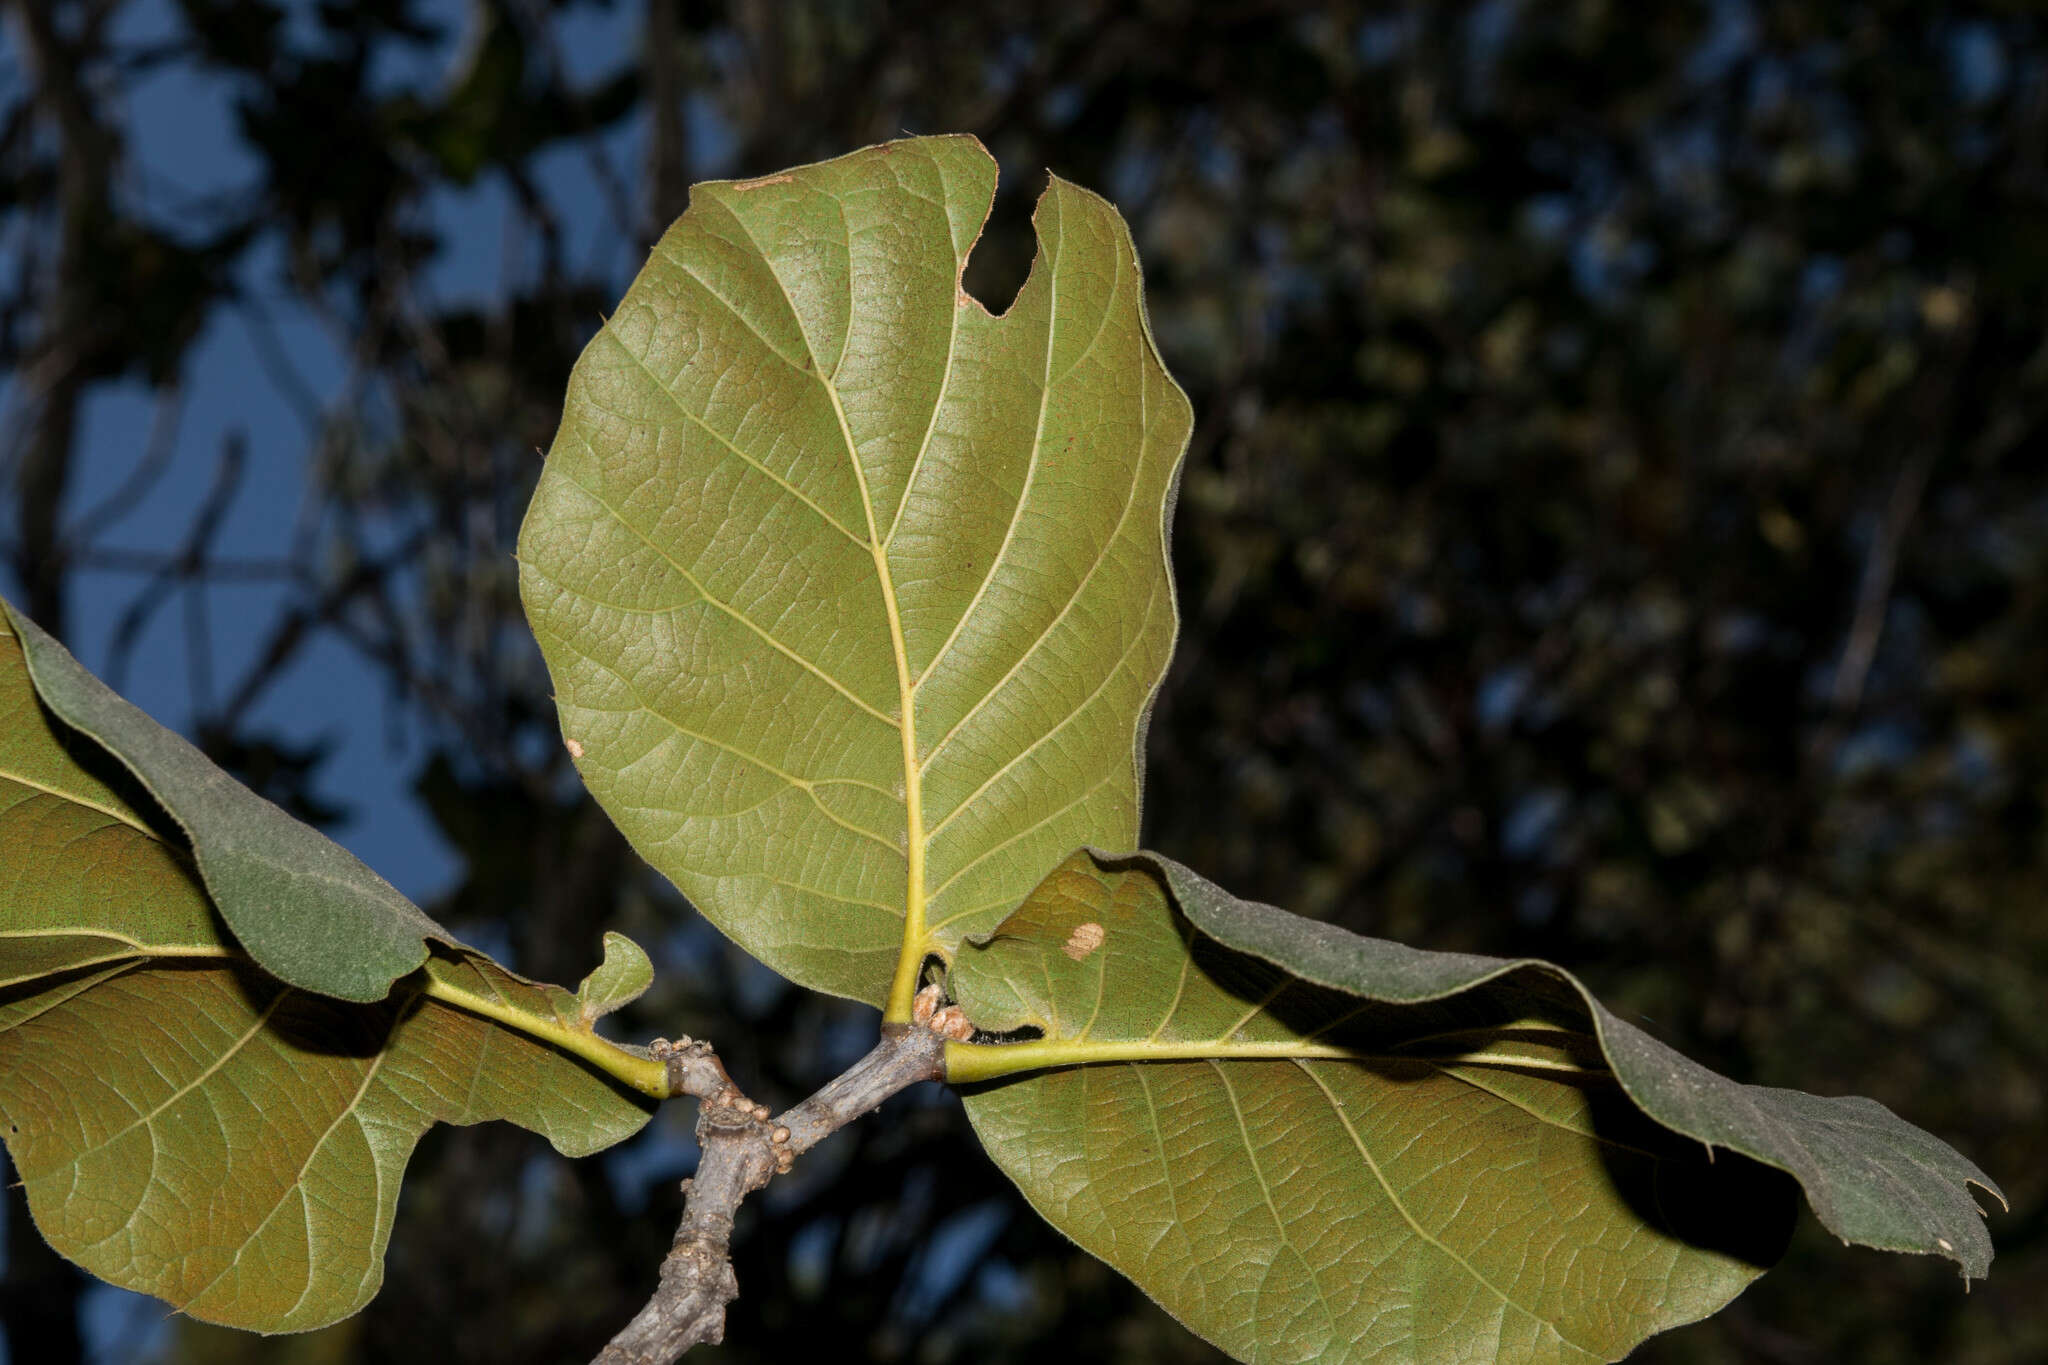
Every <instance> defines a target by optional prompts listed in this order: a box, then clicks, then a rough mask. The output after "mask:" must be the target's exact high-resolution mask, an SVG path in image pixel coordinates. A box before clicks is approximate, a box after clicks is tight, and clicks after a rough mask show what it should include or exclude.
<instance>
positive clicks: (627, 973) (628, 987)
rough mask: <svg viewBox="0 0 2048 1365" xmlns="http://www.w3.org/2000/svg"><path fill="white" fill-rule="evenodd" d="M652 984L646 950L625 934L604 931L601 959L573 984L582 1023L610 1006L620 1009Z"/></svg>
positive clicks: (651, 966) (589, 1022) (595, 1018)
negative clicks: (589, 972)
mask: <svg viewBox="0 0 2048 1365" xmlns="http://www.w3.org/2000/svg"><path fill="white" fill-rule="evenodd" d="M653 984H654V964H653V963H652V962H650V961H648V959H647V952H646V950H645V949H643V948H642V947H641V946H640V945H639V944H637V943H635V942H633V940H632V939H630V938H627V937H626V936H625V935H624V934H620V933H614V932H611V931H607V932H606V933H605V936H604V961H603V962H600V963H599V964H598V965H597V970H596V971H594V972H592V973H591V974H590V975H589V976H586V977H584V978H583V984H582V985H580V986H578V987H577V988H576V1004H577V1009H578V1013H579V1016H580V1018H581V1020H582V1022H583V1025H584V1027H586V1028H588V1027H589V1026H590V1025H592V1024H594V1023H596V1022H597V1021H598V1020H599V1019H600V1018H602V1017H603V1016H605V1015H607V1014H610V1013H611V1012H612V1011H613V1010H616V1009H623V1008H625V1007H626V1006H627V1005H630V1004H632V1003H633V1002H634V1001H635V1000H638V999H639V998H640V997H641V996H643V995H645V994H647V988H648V987H649V986H651V985H653Z"/></svg>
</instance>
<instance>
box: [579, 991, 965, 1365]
mask: <svg viewBox="0 0 2048 1365" xmlns="http://www.w3.org/2000/svg"><path fill="white" fill-rule="evenodd" d="M944 1048H945V1039H944V1037H943V1036H941V1033H940V1032H938V1031H935V1030H934V1029H933V1028H931V1027H926V1026H922V1025H917V1024H913V1025H908V1026H902V1025H895V1026H885V1027H884V1028H883V1030H882V1039H881V1041H880V1042H878V1043H876V1044H875V1046H874V1050H873V1051H871V1052H869V1053H868V1055H867V1056H865V1057H863V1058H861V1059H860V1060H859V1061H858V1062H855V1063H854V1064H853V1065H852V1066H851V1067H849V1068H847V1069H846V1070H845V1071H844V1072H842V1073H841V1074H840V1075H839V1076H837V1077H835V1078H834V1079H833V1080H831V1081H829V1082H827V1083H826V1085H825V1086H824V1087H823V1088H822V1089H821V1090H819V1091H818V1093H817V1094H815V1095H813V1096H811V1097H810V1098H809V1099H807V1100H805V1101H804V1102H803V1103H802V1104H799V1105H798V1106H796V1107H795V1108H794V1109H791V1110H789V1111H788V1112H787V1113H784V1114H780V1115H777V1116H775V1117H773V1118H771V1117H769V1114H768V1108H767V1106H766V1105H759V1104H755V1103H754V1102H753V1101H752V1100H749V1099H748V1098H747V1097H746V1096H745V1095H743V1094H741V1093H740V1089H739V1087H738V1086H736V1085H734V1084H733V1083H732V1078H731V1077H730V1076H728V1075H726V1072H725V1067H724V1066H723V1065H722V1064H721V1063H720V1062H719V1060H718V1056H717V1054H716V1053H714V1052H713V1051H712V1050H711V1045H710V1044H709V1043H701V1042H692V1041H690V1040H689V1039H684V1040H683V1041H682V1042H681V1043H679V1044H670V1043H665V1042H661V1041H659V1040H657V1042H656V1043H655V1045H654V1053H655V1055H656V1056H657V1057H661V1058H664V1059H665V1060H666V1061H667V1062H668V1074H669V1089H670V1091H671V1092H672V1093H674V1094H678V1095H694V1096H696V1097H697V1100H698V1111H697V1141H698V1144H699V1147H700V1149H701V1152H702V1155H701V1156H700V1157H699V1158H698V1161H697V1173H696V1175H695V1176H694V1177H692V1178H691V1179H689V1180H686V1181H684V1182H683V1193H684V1203H683V1221H682V1225H681V1226H680V1227H678V1228H677V1229H676V1239H675V1243H674V1245H673V1246H672V1247H671V1248H670V1249H669V1253H668V1255H667V1257H666V1258H664V1259H663V1261H662V1263H661V1282H660V1284H659V1285H657V1286H656V1288H655V1291H654V1297H653V1298H651V1299H649V1300H648V1301H647V1305H646V1306H645V1307H644V1308H642V1309H641V1310H640V1311H639V1313H637V1314H636V1315H634V1318H633V1320H632V1321H631V1322H629V1323H627V1324H626V1326H625V1328H624V1330H622V1331H621V1332H620V1333H619V1334H618V1335H617V1336H615V1337H613V1338H612V1340H611V1343H610V1344H609V1345H607V1346H606V1347H605V1348H604V1350H603V1351H602V1352H601V1353H600V1354H599V1355H598V1357H597V1359H596V1361H595V1362H593V1365H670V1362H672V1361H674V1360H675V1359H676V1358H677V1357H679V1356H681V1355H682V1354H683V1353H684V1352H685V1351H687V1350H689V1349H690V1348H691V1347H692V1346H696V1345H698V1344H699V1343H702V1342H711V1343H714V1344H715V1343H717V1342H718V1341H720V1340H722V1339H723V1338H724V1336H725V1306H726V1305H727V1304H729V1303H731V1302H732V1301H733V1300H734V1299H736V1298H738V1297H739V1292H740V1291H739V1282H738V1280H736V1279H735V1278H734V1276H733V1273H732V1256H731V1250H732V1226H733V1218H734V1217H735V1215H737V1213H738V1212H739V1206H740V1203H741V1201H742V1200H744V1199H745V1198H746V1197H747V1196H748V1195H749V1194H752V1193H753V1192H754V1191H755V1190H758V1189H760V1188H761V1187H762V1186H763V1185H766V1184H767V1183H768V1182H769V1181H770V1180H772V1179H774V1178H775V1176H776V1175H777V1174H778V1173H780V1172H783V1171H787V1170H788V1169H789V1168H790V1166H791V1165H792V1164H793V1163H794V1162H795V1161H796V1158H797V1157H798V1156H799V1155H801V1154H802V1153H804V1152H807V1151H809V1150H810V1149H811V1148H813V1147H815V1146H817V1145H818V1144H819V1143H820V1142H822V1141H824V1140H825V1138H826V1137H828V1136H830V1135H831V1134H832V1133H835V1132H837V1131H838V1130H839V1129H841V1128H843V1127H845V1126H846V1125H847V1124H849V1123H851V1122H853V1120H855V1119H857V1118H859V1117H860V1116H861V1115H863V1114H865V1113H868V1112H869V1111H870V1110H872V1109H874V1108H876V1107H877V1106H878V1105H880V1104H881V1103H882V1101H883V1100H886V1099H888V1098H889V1097H890V1096H891V1095H894V1094H895V1093H896V1092H898V1091H899V1090H904V1089H907V1088H908V1087H910V1086H912V1085H914V1084H916V1083H917V1082H919V1081H935V1080H939V1079H941V1078H942V1077H943V1076H944V1075H945V1060H944V1058H945V1052H944Z"/></svg>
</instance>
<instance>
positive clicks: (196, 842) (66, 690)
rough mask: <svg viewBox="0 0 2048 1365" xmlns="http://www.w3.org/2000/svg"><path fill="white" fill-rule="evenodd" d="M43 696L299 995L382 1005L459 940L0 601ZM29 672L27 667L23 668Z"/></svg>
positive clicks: (240, 935) (257, 954)
mask: <svg viewBox="0 0 2048 1365" xmlns="http://www.w3.org/2000/svg"><path fill="white" fill-rule="evenodd" d="M0 616H4V617H6V618H7V619H8V620H10V621H11V622H12V623H13V627H14V633H15V635H16V636H17V637H18V639H19V641H20V643H19V647H18V648H16V647H14V646H10V647H9V650H10V653H11V654H13V655H14V656H15V658H16V659H17V660H18V659H21V658H25V659H26V661H27V665H28V671H29V674H30V675H31V676H32V677H33V679H34V681H35V690H36V692H37V693H38V694H39V695H40V696H41V697H42V700H43V704H44V705H45V706H47V707H49V708H50V710H51V712H52V713H54V714H55V715H56V717H57V718H58V719H59V720H61V721H63V722H64V724H66V725H67V726H69V727H71V728H72V729H73V730H77V731H79V732H81V733H82V734H85V735H88V736H90V737H91V738H92V739H94V740H96V741H98V743H99V745H100V746H101V747H102V748H104V749H105V750H106V751H107V752H108V753H110V754H112V755H114V757H116V758H117V759H119V760H120V761H121V763H122V765H123V766H124V767H126V768H127V769H128V771H129V772H131V773H133V774H134V775H135V777H136V779H137V780H138V781H140V782H141V783H142V785H143V788H144V789H145V790H146V791H147V792H148V793H149V795H150V796H151V797H153V798H154V799H155V801H156V803H157V804H158V805H160V806H161V807H163V809H164V810H165V811H167V812H168V813H169V814H170V816H171V818H172V819H173V820H175V821H176V822H177V823H178V827H179V828H180V829H181V830H182V831H183V832H184V835H185V837H186V839H187V840H188V841H189V842H190V844H191V847H192V850H193V853H194V856H195V858H196V861H197V864H198V870H199V875H200V877H201V879H202V880H203V881H204V882H205V884H206V889H207V891H208V892H209V893H210V894H211V895H212V898H213V903H214V906H215V907H216V908H217V909H218V910H219V911H220V913H221V916H222V918H224V919H226V920H227V922H228V927H229V928H230V929H232V930H233V931H234V935H235V938H236V939H237V940H239V941H240V943H241V945H242V946H243V947H244V948H246V949H247V950H248V951H249V953H250V955H251V956H253V957H254V958H255V959H256V960H257V962H259V963H261V964H262V966H263V968H264V970H265V971H268V972H269V973H270V974H271V975H273V976H275V977H278V978H279V979H280V980H282V981H284V982H286V983H287V984H289V985H293V986H297V987H299V988H301V989H302V990H309V991H318V992H320V993H321V994H323V995H334V996H340V997H341V998H343V999H345V1000H381V999H383V998H384V995H385V994H386V993H387V992H388V991H389V990H390V989H391V983H392V982H394V981H396V980H397V979H398V978H399V977H402V976H404V975H406V974H407V973H409V972H411V971H414V970H415V969H417V968H418V967H419V966H420V964H421V963H423V962H425V961H426V960H427V942H428V940H434V941H437V942H441V943H446V944H449V945H451V946H458V945H455V940H454V939H453V938H451V937H450V936H449V934H448V931H447V930H445V929H443V928H442V927H441V926H440V925H438V924H436V923H434V921H433V920H431V919H429V918H428V917H427V916H426V915H425V914H424V913H423V912H422V911H421V910H420V908H419V907H418V906H416V905H414V904H413V903H412V902H411V901H409V900H407V899H406V898H405V897H404V896H402V895H400V894H399V893H398V891H397V890H396V889H395V888H393V887H392V885H391V884H390V883H389V882H387V881H385V880H384V879H383V878H382V877H380V876H378V875H377V874H376V873H374V872H372V871H371V870H370V869H369V868H367V867H365V866H363V864H362V863H361V862H360V861H359V860H358V859H357V858H356V856H355V855H354V854H352V853H350V852H349V851H348V850H347V849H345V848H343V847H342V846H341V845H339V844H337V843H335V842H334V841H333V840H332V839H329V838H328V837H327V836H326V835H324V834H322V833H320V831H318V830H316V829H314V828H313V827H312V826H310V825H306V824H302V823H301V822H299V821H297V820H294V819H293V818H292V817H291V816H289V815H287V814H285V813H284V811H282V810H280V809H278V807H277V806H275V805H273V804H272V803H270V802H269V801H266V800H264V799H263V798H262V797H260V796H258V795H257V794H256V793H255V792H252V791H250V790H249V789H248V788H247V787H245V786H243V785H242V784H241V783H239V782H237V781H236V780H235V779H234V778H232V777H230V776H228V774H226V773H225V772H222V771H221V770H220V768H219V767H217V766H216V765H215V764H214V763H213V761H212V760H211V759H209V758H207V757H206V755H204V754H202V753H200V752H199V750H197V749H195V748H193V747H192V745H191V744H190V743H188V742H187V741H186V740H185V739H184V738H183V737H182V736H180V735H177V734H174V733H173V732H171V731H169V730H166V729H165V728H164V727H163V726H161V725H158V724H157V723H156V722H155V721H154V720H151V719H150V718H149V716H147V715H146V714H144V713H143V712H142V711H141V710H140V709H139V708H137V707H136V706H135V705H134V704H133V703H131V702H129V701H127V700H126V699H125V698H123V697H121V696H120V695H118V694H117V693H116V692H114V690H113V689H112V688H110V687H108V686H107V685H106V684H105V683H103V682H101V681H100V680H99V679H98V678H95V677H94V676H93V675H92V674H90V673H88V672H86V670H85V669H84V667H83V666H81V665H80V664H79V662H78V661H77V660H76V659H74V658H72V657H71V654H70V652H69V651H67V650H66V649H65V648H64V646H63V645H61V644H59V643H58V642H57V641H56V640H54V639H52V638H51V637H50V636H49V635H48V634H46V633H45V632H44V631H43V630H42V628H41V627H39V626H37V625H36V624H35V623H34V622H33V621H30V620H29V619H28V618H27V617H25V616H23V615H21V614H20V613H19V612H17V611H15V610H14V609H13V608H12V607H11V606H9V605H8V604H7V603H6V602H4V601H0ZM17 666H18V665H17Z"/></svg>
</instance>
